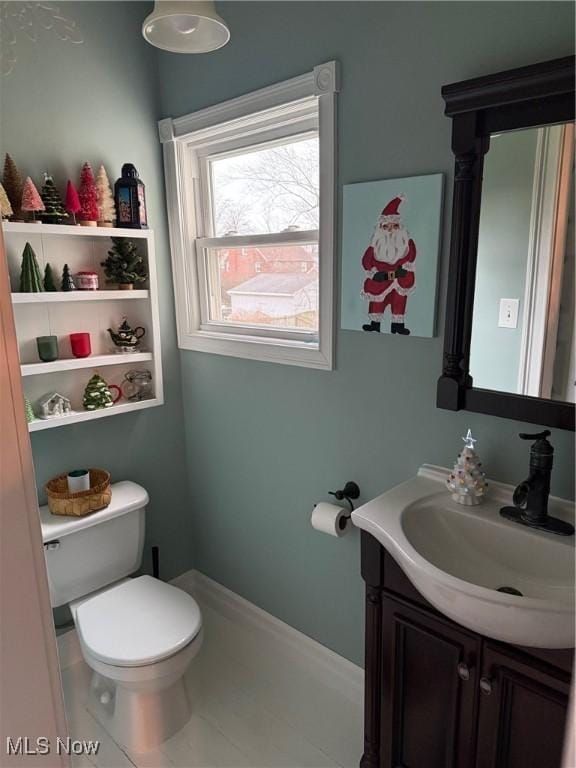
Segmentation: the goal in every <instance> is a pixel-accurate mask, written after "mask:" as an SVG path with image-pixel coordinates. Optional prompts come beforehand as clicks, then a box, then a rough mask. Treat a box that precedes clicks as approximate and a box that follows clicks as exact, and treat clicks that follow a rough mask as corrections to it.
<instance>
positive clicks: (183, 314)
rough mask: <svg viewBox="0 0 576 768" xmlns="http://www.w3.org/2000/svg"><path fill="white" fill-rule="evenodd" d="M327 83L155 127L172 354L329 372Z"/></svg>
mask: <svg viewBox="0 0 576 768" xmlns="http://www.w3.org/2000/svg"><path fill="white" fill-rule="evenodd" d="M336 74H337V70H336V63H335V62H330V63H328V64H324V65H321V66H320V67H316V68H315V69H314V71H313V72H311V73H309V74H307V75H303V76H301V77H298V78H294V79H293V80H289V81H287V82H284V83H280V84H279V85H275V86H271V87H270V88H265V89H263V90H261V91H256V92H254V93H251V94H248V95H247V96H243V97H240V98H239V99H234V100H233V101H230V102H226V103H224V104H220V105H217V106H216V107H212V108H209V109H206V110H202V111H200V112H196V113H194V114H192V115H187V116H185V117H181V118H177V119H175V120H172V119H170V118H169V119H167V120H162V121H161V122H160V137H161V140H162V142H163V144H164V160H165V169H166V188H167V197H168V210H169V223H170V235H171V249H172V256H173V271H174V290H175V297H176V307H177V321H178V339H179V346H180V347H181V348H184V349H196V350H201V351H205V352H214V353H218V354H226V355H233V356H238V357H248V358H251V359H257V360H269V361H275V362H281V363H289V364H294V365H307V366H311V367H316V368H331V367H332V338H333V327H332V326H333V296H332V292H333V271H334V226H335V214H334V206H335V195H334V179H335V167H334V165H335V161H334V155H335V94H336V90H337V88H336V85H337V83H336Z"/></svg>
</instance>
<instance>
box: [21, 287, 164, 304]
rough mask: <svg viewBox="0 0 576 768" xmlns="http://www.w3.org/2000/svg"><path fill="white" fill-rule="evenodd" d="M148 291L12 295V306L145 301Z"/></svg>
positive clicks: (57, 292)
mask: <svg viewBox="0 0 576 768" xmlns="http://www.w3.org/2000/svg"><path fill="white" fill-rule="evenodd" d="M149 296H150V291H147V290H140V289H137V290H133V291H116V290H115V291H106V290H102V291H56V292H54V293H52V292H47V291H42V292H40V293H13V294H12V304H54V303H58V302H60V301H63V302H70V301H110V300H112V301H118V300H120V299H122V300H124V299H147V298H148V297H149Z"/></svg>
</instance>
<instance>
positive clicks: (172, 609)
mask: <svg viewBox="0 0 576 768" xmlns="http://www.w3.org/2000/svg"><path fill="white" fill-rule="evenodd" d="M147 502H148V494H147V493H146V491H145V490H144V489H143V488H141V487H140V486H139V485H136V484H135V483H131V482H121V483H116V484H114V485H112V501H111V503H110V505H109V506H108V507H107V508H106V509H104V510H102V511H100V512H96V513H94V514H92V515H88V516H86V517H84V518H61V517H55V516H53V515H51V514H50V511H49V510H48V507H41V509H40V517H41V524H42V536H43V541H44V551H45V555H46V565H47V570H48V583H49V586H50V597H51V602H52V606H53V607H57V606H60V605H65V604H68V605H69V607H70V610H71V612H72V616H73V618H74V623H75V626H76V630H77V633H78V638H79V641H80V646H81V649H82V654H83V656H84V660H85V661H86V663H87V664H88V666H89V667H90V668H91V669H92V671H93V676H92V682H91V685H90V693H89V697H88V701H87V708H88V710H89V711H90V712H91V713H92V714H93V715H94V717H95V718H96V719H97V720H98V721H99V722H100V723H101V725H102V726H103V727H104V728H105V729H106V730H107V731H108V733H109V734H110V735H111V736H112V738H113V739H114V741H116V743H117V744H119V745H120V746H121V747H123V748H124V749H127V750H128V751H130V752H136V753H141V752H148V751H150V750H152V749H155V748H156V747H158V745H159V744H161V743H162V742H163V741H165V740H166V739H168V738H170V737H171V736H173V735H174V734H175V733H176V732H177V731H178V730H180V728H182V726H183V725H185V723H186V722H187V721H188V720H189V718H190V715H191V710H190V703H189V700H188V696H187V692H186V689H185V686H184V674H185V672H186V669H187V667H188V665H189V664H190V662H191V661H192V659H193V658H194V656H195V655H196V653H197V652H198V650H199V649H200V646H201V644H202V615H201V613H200V609H199V607H198V605H197V604H196V602H195V600H194V599H193V598H192V597H191V596H190V595H189V594H187V593H186V592H184V591H183V590H181V589H179V588H178V587H174V586H172V585H170V584H166V583H165V582H163V581H160V580H159V579H155V578H152V577H151V576H139V577H136V578H127V577H128V576H129V575H130V574H131V573H133V572H134V571H136V570H137V569H138V567H139V566H140V563H141V561H142V548H143V541H144V510H145V506H146V504H147Z"/></svg>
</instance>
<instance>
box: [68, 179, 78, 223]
mask: <svg viewBox="0 0 576 768" xmlns="http://www.w3.org/2000/svg"><path fill="white" fill-rule="evenodd" d="M64 207H65V208H66V210H67V211H68V213H69V214H70V216H72V221H73V223H74V224H76V214H77V213H79V212H80V210H81V209H82V206H81V205H80V198H79V197H78V191H77V190H76V187H75V186H74V184H72V182H71V181H70V179H68V184H67V185H66V201H65V202H64Z"/></svg>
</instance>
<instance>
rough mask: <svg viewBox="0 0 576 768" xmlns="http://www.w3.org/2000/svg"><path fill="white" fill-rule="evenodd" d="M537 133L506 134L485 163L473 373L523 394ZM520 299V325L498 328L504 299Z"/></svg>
mask: <svg viewBox="0 0 576 768" xmlns="http://www.w3.org/2000/svg"><path fill="white" fill-rule="evenodd" d="M537 138H538V129H536V128H532V129H530V130H527V131H513V132H511V133H505V134H501V135H500V136H497V137H495V138H493V139H492V140H491V142H490V150H489V152H488V154H487V155H486V157H485V160H484V181H483V183H482V207H481V211H480V236H479V239H478V266H477V268H476V288H475V293H474V320H473V323H472V341H471V344H470V372H471V374H472V378H473V379H474V384H475V386H477V387H483V388H484V389H496V390H498V391H500V392H517V391H518V366H519V362H520V347H521V345H522V326H523V323H522V315H523V312H524V289H525V283H526V266H527V262H528V241H529V234H530V220H531V214H532V185H533V183H534V163H535V159H536V140H537ZM502 298H507V299H518V300H519V302H520V304H519V311H518V325H517V327H516V328H499V327H498V312H499V309H500V299H502Z"/></svg>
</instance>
